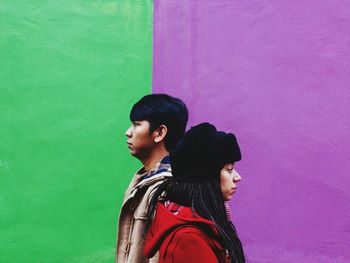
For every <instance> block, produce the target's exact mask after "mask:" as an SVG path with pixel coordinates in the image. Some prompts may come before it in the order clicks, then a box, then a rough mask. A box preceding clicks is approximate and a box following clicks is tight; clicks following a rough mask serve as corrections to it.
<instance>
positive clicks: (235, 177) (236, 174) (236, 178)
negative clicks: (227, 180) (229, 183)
mask: <svg viewBox="0 0 350 263" xmlns="http://www.w3.org/2000/svg"><path fill="white" fill-rule="evenodd" d="M241 180H242V177H241V176H240V174H239V173H238V172H237V171H236V170H234V175H233V181H234V182H235V183H237V182H239V181H241Z"/></svg>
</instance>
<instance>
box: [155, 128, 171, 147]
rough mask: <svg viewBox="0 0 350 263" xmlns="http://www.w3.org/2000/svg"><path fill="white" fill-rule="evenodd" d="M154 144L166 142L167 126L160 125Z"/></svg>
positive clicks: (156, 131)
mask: <svg viewBox="0 0 350 263" xmlns="http://www.w3.org/2000/svg"><path fill="white" fill-rule="evenodd" d="M154 132H155V135H156V136H155V137H154V142H155V143H158V142H161V141H163V140H164V138H165V136H166V135H167V133H168V128H167V127H166V126H165V125H160V126H159V127H158V128H157V129H156V130H155V131H154Z"/></svg>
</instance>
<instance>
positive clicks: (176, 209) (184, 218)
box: [144, 202, 221, 258]
mask: <svg viewBox="0 0 350 263" xmlns="http://www.w3.org/2000/svg"><path fill="white" fill-rule="evenodd" d="M186 226H195V227H198V228H200V229H203V231H204V232H205V233H206V234H208V235H209V236H210V237H212V238H213V239H212V240H213V242H214V243H215V244H216V246H217V247H218V248H221V245H220V244H219V242H218V241H217V240H218V239H220V238H219V237H220V236H219V233H218V231H217V229H216V227H215V225H214V222H212V221H210V220H207V219H205V218H203V217H200V216H199V215H198V214H196V213H195V214H193V212H192V209H191V208H190V207H186V206H180V205H178V204H176V203H172V202H166V203H165V204H163V203H160V202H159V203H158V204H157V209H156V214H155V218H154V220H153V222H152V225H151V227H150V229H149V231H148V233H147V237H146V243H145V247H144V253H145V255H146V257H148V258H150V257H153V256H154V254H155V253H156V252H157V251H158V250H159V248H160V246H161V245H162V244H163V242H164V240H165V239H166V238H167V237H168V236H169V235H171V234H172V232H173V231H174V230H176V229H178V228H182V227H186Z"/></svg>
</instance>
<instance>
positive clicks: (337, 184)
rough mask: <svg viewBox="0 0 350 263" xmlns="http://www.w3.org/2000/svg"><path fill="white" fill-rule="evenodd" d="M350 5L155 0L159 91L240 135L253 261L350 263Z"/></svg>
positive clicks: (243, 211) (239, 216) (239, 218)
mask: <svg viewBox="0 0 350 263" xmlns="http://www.w3.org/2000/svg"><path fill="white" fill-rule="evenodd" d="M349 10H350V2H349V1H340V0H333V1H316V0H309V1H296V0H293V1H283V2H281V1H274V0H272V1H271V0H259V1H237V0H235V1H232V0H226V1H224V0H221V1H199V0H198V1H170V0H168V1H161V0H155V2H154V52H153V53H154V62H153V63H154V66H153V67H154V68H153V92H155V93H158V92H166V93H169V94H172V95H175V96H178V97H180V98H182V99H184V101H185V102H186V103H187V104H188V105H189V110H190V115H191V117H190V124H195V123H198V122H202V121H210V122H213V123H215V124H216V125H217V126H218V128H219V129H223V130H229V131H234V132H235V133H236V135H237V137H238V139H239V142H240V145H241V147H242V149H243V160H242V161H241V162H240V163H239V164H238V165H237V167H238V170H239V171H240V173H241V175H242V177H243V180H242V182H241V183H240V186H239V187H240V189H239V191H238V193H237V194H236V195H235V197H234V200H233V201H232V203H231V205H232V209H233V214H234V222H235V224H236V227H237V229H238V231H239V234H240V236H241V238H242V240H243V242H244V246H245V249H246V254H247V258H248V262H252V263H253V262H255V263H256V262H276V263H277V262H278V263H281V262H308V263H310V262H311V263H313V262H317V263H323V262H327V263H328V262H350V249H349V245H350V209H349V207H350V205H349V204H350V191H349V187H350V140H349V131H350V129H349V128H350V121H349V120H350V118H349V116H350V12H349Z"/></svg>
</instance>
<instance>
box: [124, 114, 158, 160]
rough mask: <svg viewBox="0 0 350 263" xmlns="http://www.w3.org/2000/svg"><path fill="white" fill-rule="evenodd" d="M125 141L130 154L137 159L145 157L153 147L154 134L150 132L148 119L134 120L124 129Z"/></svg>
mask: <svg viewBox="0 0 350 263" xmlns="http://www.w3.org/2000/svg"><path fill="white" fill-rule="evenodd" d="M125 135H126V137H127V141H126V143H127V144H128V148H129V150H130V153H131V155H132V156H135V157H136V158H138V159H144V158H147V157H148V156H149V155H150V153H151V151H152V150H153V149H154V146H155V142H154V137H155V136H154V134H153V133H151V132H150V123H149V122H148V121H134V122H133V123H132V125H131V126H130V128H129V129H127V130H126V132H125Z"/></svg>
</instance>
